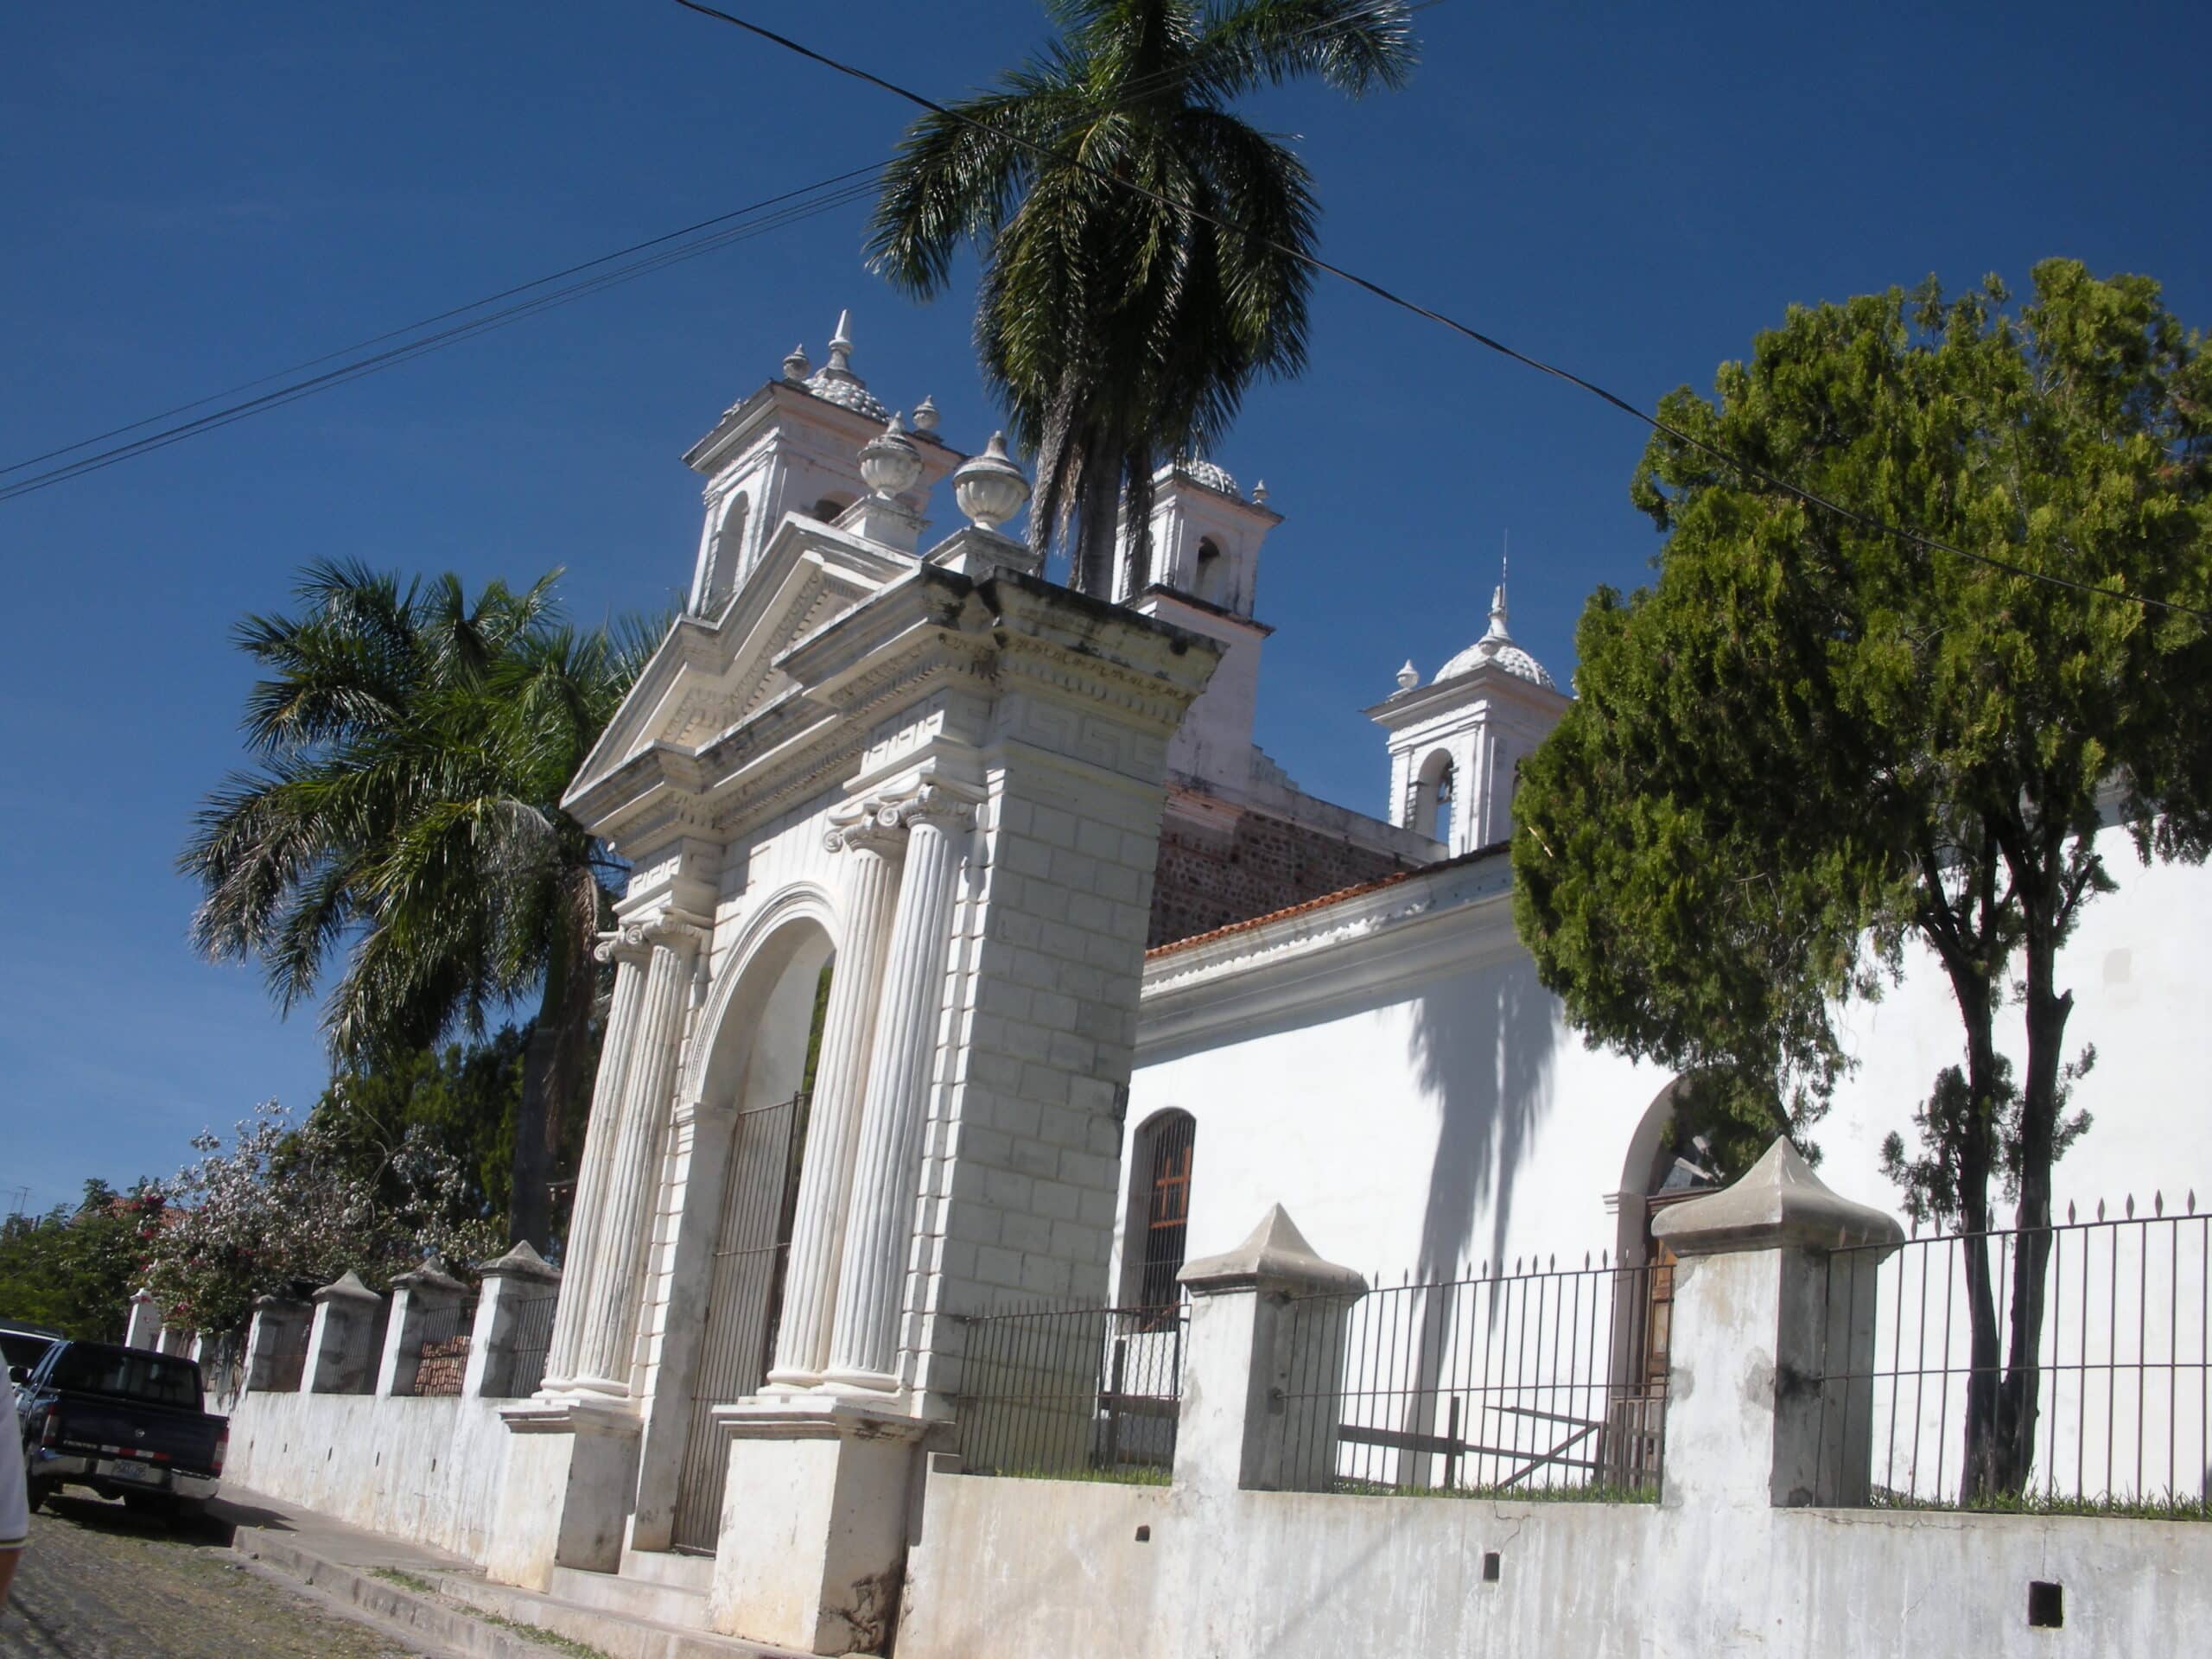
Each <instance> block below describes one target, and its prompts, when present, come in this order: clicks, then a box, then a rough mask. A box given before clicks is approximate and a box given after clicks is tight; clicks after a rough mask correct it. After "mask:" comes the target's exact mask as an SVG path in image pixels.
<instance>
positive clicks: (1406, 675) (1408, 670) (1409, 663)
mask: <svg viewBox="0 0 2212 1659" xmlns="http://www.w3.org/2000/svg"><path fill="white" fill-rule="evenodd" d="M1420 683H1421V671H1420V670H1419V669H1417V668H1415V667H1414V659H1413V658H1410V657H1408V658H1406V665H1405V666H1404V667H1403V668H1402V669H1400V670H1399V671H1398V690H1401V691H1410V690H1413V689H1414V687H1415V686H1417V685H1419V684H1420Z"/></svg>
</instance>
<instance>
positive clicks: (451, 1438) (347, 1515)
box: [223, 1393, 512, 1561]
mask: <svg viewBox="0 0 2212 1659" xmlns="http://www.w3.org/2000/svg"><path fill="white" fill-rule="evenodd" d="M509 1404H512V1402H511V1401H504V1400H466V1399H461V1398H458V1397H454V1396H449V1395H448V1396H439V1397H433V1398H429V1399H419V1398H416V1397H413V1396H410V1395H393V1396H390V1397H386V1398H381V1399H380V1398H378V1397H377V1396H375V1395H359V1394H251V1393H250V1394H247V1395H245V1397H244V1398H242V1399H241V1400H239V1402H238V1405H237V1407H236V1408H235V1409H234V1410H232V1413H231V1450H230V1456H229V1459H227V1461H226V1464H225V1465H224V1471H223V1474H224V1480H225V1483H226V1484H236V1485H238V1486H244V1487H246V1488H249V1489H250V1490H251V1491H257V1492H265V1493H267V1494H268V1495H269V1496H270V1497H279V1498H283V1499H284V1500H285V1501H286V1502H287V1503H300V1504H304V1505H305V1506H306V1507H308V1509H311V1510H316V1511H318V1512H319V1513H321V1514H323V1515H327V1516H334V1517H335V1518H336V1519H338V1520H340V1521H344V1522H349V1523H351V1524H352V1525H353V1526H357V1527H365V1528H368V1529H371V1530H372V1531H375V1532H385V1533H391V1534H392V1535H395V1536H397V1537H402V1538H409V1539H412V1540H414V1541H416V1542H418V1543H425V1544H430V1545H433V1546H435V1547H436V1548H441V1549H449V1550H451V1551H453V1552H454V1554H458V1555H465V1556H467V1557H468V1558H469V1559H470V1560H476V1561H480V1560H483V1559H484V1555H485V1552H486V1548H488V1546H489V1544H490V1541H491V1531H492V1522H493V1511H494V1510H495V1509H496V1507H497V1505H498V1503H499V1485H500V1481H501V1478H503V1476H504V1475H505V1471H506V1460H507V1446H508V1443H509V1441H510V1440H512V1436H511V1435H510V1434H509V1433H508V1432H507V1427H506V1425H505V1423H503V1422H501V1421H499V1408H500V1407H502V1406H504V1405H509Z"/></svg>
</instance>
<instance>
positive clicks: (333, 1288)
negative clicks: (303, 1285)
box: [315, 1268, 384, 1302]
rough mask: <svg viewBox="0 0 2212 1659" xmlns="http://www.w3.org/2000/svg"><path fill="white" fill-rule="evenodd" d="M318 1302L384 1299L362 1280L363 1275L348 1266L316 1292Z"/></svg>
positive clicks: (374, 1300)
mask: <svg viewBox="0 0 2212 1659" xmlns="http://www.w3.org/2000/svg"><path fill="white" fill-rule="evenodd" d="M315 1300H317V1301H318V1302H337V1301H347V1302H376V1301H382V1300H384V1299H383V1298H382V1297H380V1296H378V1294H376V1292H374V1291H373V1290H371V1289H370V1288H369V1287H367V1286H366V1285H365V1284H363V1283H362V1282H361V1275H360V1274H358V1273H356V1272H354V1271H353V1268H346V1271H345V1272H343V1273H341V1274H339V1275H338V1277H337V1278H335V1279H334V1280H332V1281H330V1282H329V1283H328V1284H327V1285H325V1286H324V1287H322V1288H321V1290H318V1291H317V1292H315Z"/></svg>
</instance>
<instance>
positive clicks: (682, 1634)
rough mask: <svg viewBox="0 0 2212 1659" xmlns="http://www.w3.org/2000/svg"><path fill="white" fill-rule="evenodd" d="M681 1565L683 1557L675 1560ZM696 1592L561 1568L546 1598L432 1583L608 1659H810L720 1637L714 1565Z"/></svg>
mask: <svg viewBox="0 0 2212 1659" xmlns="http://www.w3.org/2000/svg"><path fill="white" fill-rule="evenodd" d="M671 1559H673V1560H683V1558H682V1557H674V1558H671ZM698 1566H699V1567H700V1568H701V1569H703V1570H702V1571H701V1572H700V1573H698V1574H697V1575H696V1580H697V1581H696V1587H695V1586H694V1585H693V1584H690V1583H686V1582H683V1581H682V1580H683V1579H685V1578H687V1577H690V1576H691V1575H689V1574H684V1573H673V1574H671V1575H670V1576H671V1577H672V1578H674V1579H676V1580H677V1581H676V1582H667V1581H656V1580H654V1579H651V1578H645V1577H639V1576H633V1575H632V1574H631V1573H584V1572H579V1571H577V1570H576V1569H575V1568H573V1567H556V1568H554V1570H553V1582H552V1585H551V1586H550V1589H548V1590H547V1591H546V1592H543V1593H542V1594H541V1593H540V1592H537V1591H533V1590H524V1589H519V1588H518V1587H517V1586H513V1585H510V1584H494V1583H493V1582H492V1581H491V1580H488V1579H484V1578H481V1577H479V1576H477V1575H476V1574H474V1573H439V1574H437V1575H435V1577H434V1578H433V1579H432V1580H431V1582H432V1583H433V1584H435V1586H437V1589H438V1591H439V1592H440V1593H441V1594H442V1595H445V1596H448V1597H450V1598H451V1599H454V1600H455V1601H458V1602H461V1603H464V1604H466V1605H468V1606H470V1607H473V1608H475V1609H476V1610H477V1611H480V1612H484V1613H489V1614H491V1615H492V1616H493V1617H494V1618H499V1619H501V1620H505V1621H506V1622H508V1623H511V1624H526V1625H531V1626H532V1627H534V1628H536V1629H537V1630H548V1631H550V1632H552V1633H553V1634H554V1635H556V1636H561V1637H567V1638H568V1639H569V1641H571V1642H581V1643H583V1644H584V1645H585V1646H586V1647H589V1648H595V1649H598V1650H599V1651H600V1652H601V1653H603V1654H606V1655H607V1659H811V1656H808V1655H803V1654H798V1653H796V1652H794V1651H793V1650H792V1649H789V1648H772V1647H764V1646H763V1645H761V1644H760V1643H757V1642H744V1641H740V1640H738V1639H737V1638H736V1637H728V1636H717V1635H715V1633H714V1632H713V1631H711V1630H708V1629H707V1628H706V1625H707V1592H706V1587H705V1585H706V1580H707V1577H708V1576H709V1574H710V1573H711V1570H712V1567H713V1563H712V1562H710V1561H706V1560H701V1561H700V1562H699V1563H698Z"/></svg>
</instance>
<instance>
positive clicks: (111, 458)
mask: <svg viewBox="0 0 2212 1659" xmlns="http://www.w3.org/2000/svg"><path fill="white" fill-rule="evenodd" d="M1443 3H1445V0H1417V3H1415V4H1414V5H1412V6H1410V7H1408V10H1409V11H1426V10H1429V9H1430V8H1432V7H1433V6H1438V5H1441V4H1443ZM1330 26H1332V25H1331V24H1330V23H1329V22H1328V20H1325V19H1324V20H1320V21H1317V22H1312V23H1309V24H1307V25H1306V27H1305V28H1303V29H1296V30H1294V31H1292V32H1291V34H1290V35H1288V36H1287V37H1286V38H1287V39H1297V38H1299V37H1300V36H1303V35H1313V34H1317V33H1319V31H1320V30H1321V29H1324V28H1326V27H1330ZM1175 73H1176V72H1173V71H1168V70H1162V71H1159V72H1157V73H1154V74H1151V75H1145V76H1139V77H1138V78H1136V79H1134V80H1132V81H1130V82H1128V84H1127V85H1126V86H1124V87H1123V88H1122V98H1121V99H1119V100H1118V104H1117V107H1127V106H1128V105H1133V104H1135V103H1136V102H1138V101H1140V100H1141V99H1143V98H1144V97H1146V96H1147V94H1148V93H1149V92H1151V91H1153V90H1154V88H1156V87H1159V86H1166V85H1167V84H1168V83H1170V82H1171V81H1172V80H1173V79H1174V78H1175ZM881 171H882V168H880V166H870V167H861V168H853V169H851V170H850V171H849V172H845V173H840V174H836V175H832V176H831V177H829V178H827V179H821V180H817V181H816V182H814V183H813V184H810V185H806V186H804V187H803V188H800V189H798V190H791V191H787V192H785V194H782V195H779V196H770V197H767V198H766V199H765V200H760V201H757V202H753V203H751V204H750V205H748V206H747V207H739V208H734V209H732V210H731V211H730V212H728V213H717V214H715V215H714V216H713V217H712V218H709V219H700V220H698V221H697V222H696V223H695V224H691V225H687V226H683V227H682V228H680V229H678V230H673V231H669V232H664V233H663V234H661V235H659V236H655V237H649V238H646V239H645V241H642V242H635V243H632V244H631V245H629V246H628V247H626V248H618V249H616V250H614V251H613V252H612V253H604V254H601V255H599V256H598V257H596V258H592V259H587V260H584V261H582V263H581V264H574V265H569V266H568V267H566V268H565V269H563V270H556V271H553V272H550V273H549V274H548V275H546V276H543V277H533V278H531V280H530V281H529V282H526V283H517V284H515V285H514V286H513V287H512V288H506V289H500V290H499V292H498V293H496V294H487V295H486V296H484V297H483V298H481V299H478V300H472V301H470V302H468V303H467V304H466V305H458V306H454V307H452V308H449V309H447V310H444V311H440V312H437V313H435V314H434V315H430V316H427V317H423V318H420V319H418V320H417V321H414V322H411V323H408V324H406V325H404V327H398V328H392V329H388V330H386V331H385V333H383V334H372V335H371V336H370V337H369V338H368V339H366V340H356V341H355V342H354V343H353V345H351V346H340V347H339V348H338V349H336V350H335V351H329V352H325V353H322V354H321V356H318V357H311V358H308V359H305V360H304V361H302V362H298V363H295V364H293V365H290V366H289V367H288V368H283V369H277V370H272V371H271V372H269V373H267V374H264V375H258V376H256V377H255V378H253V379H251V380H245V381H241V382H239V383H238V385H233V386H228V387H226V388H224V389H223V390H222V391H214V392H210V393H208V394H207V396H206V397H195V398H194V399H192V400H191V401H190V402H188V403H183V404H175V405H173V406H172V407H170V408H168V409H165V410H160V411H158V412H157V413H156V414H152V415H148V416H143V417H142V418H141V419H138V420H136V421H130V422H127V423H124V425H121V426H116V427H111V428H109V429H107V430H106V431H105V432H99V433H95V434H93V435H92V436H91V437H88V438H80V439H79V440H78V441H77V442H74V443H67V444H63V445H61V446H60V448H54V449H48V450H46V451H44V452H43V453H41V454H35V455H30V456H27V457H26V458H24V459H23V460H22V461H15V462H11V463H10V464H9V465H8V466H5V467H0V478H5V477H6V476H7V475H8V474H11V473H18V472H22V471H23V470H24V469H25V468H27V467H35V466H37V465H38V464H39V463H41V461H54V460H58V459H60V457H61V456H64V455H69V454H76V453H77V452H78V451H79V450H81V449H88V448H92V446H93V445H94V444H98V443H104V442H106V441H107V440H108V439H110V438H116V437H121V436H123V435H124V434H125V433H130V432H136V431H139V430H141V429H143V428H146V427H149V426H152V425H155V424H156V423H158V422H162V421H165V420H168V419H169V418H170V417H172V416H177V415H181V414H184V413H186V412H188V410H194V409H200V408H203V407H205V406H206V405H207V404H212V403H214V402H216V401H218V400H219V399H220V398H224V397H234V396H236V395H237V394H238V393H239V392H241V391H251V390H253V388H255V387H256V386H263V385H268V384H269V383H270V381H272V380H281V379H283V378H286V377H287V376H290V375H296V374H298V373H300V372H302V371H304V370H307V369H312V368H317V367H320V366H321V365H323V364H325V363H328V362H332V361H334V360H335V359H339V358H343V357H347V356H350V355H351V354H353V353H356V352H361V351H365V350H367V349H368V348H369V347H371V346H380V345H383V344H384V343H385V341H387V340H399V339H402V338H404V337H405V336H407V335H410V334H418V333H420V332H421V331H422V330H423V329H424V328H428V327H432V326H433V325H435V324H436V323H440V322H444V321H448V320H450V319H452V318H454V317H459V316H464V315H467V314H468V313H470V312H472V311H480V310H482V309H483V308H485V307H486V306H490V305H496V304H497V303H499V302H500V301H502V300H505V299H510V298H512V297H513V296H516V295H518V294H525V293H528V292H530V291H531V289H537V288H543V287H544V286H545V285H546V284H547V283H556V282H559V281H561V280H562V279H563V277H573V276H575V275H577V274H578V273H580V272H582V271H587V270H596V269H598V268H599V267H601V266H602V265H607V264H612V263H613V261H615V260H618V259H622V258H626V257H628V256H630V255H632V254H636V253H641V252H644V251H646V250H648V249H652V248H657V247H662V246H664V245H666V244H669V243H672V242H678V241H680V240H681V239H682V238H685V237H689V236H692V235H694V234H696V232H700V231H703V230H707V229H709V228H711V227H713V226H718V225H723V224H727V223H728V222H729V221H731V220H734V219H743V218H745V217H747V215H749V214H753V213H759V212H761V211H763V210H764V209H766V208H768V207H774V206H777V205H778V204H779V203H784V202H789V201H793V200H798V199H799V198H802V197H805V196H808V195H810V194H813V193H815V192H817V191H821V190H823V189H827V188H831V187H833V186H837V185H841V184H849V183H852V182H854V181H858V180H861V179H868V180H871V181H873V180H874V178H875V177H876V175H879V174H880V172H881ZM861 194H866V192H865V191H864V190H860V189H857V188H855V189H854V190H852V191H849V192H846V193H844V194H840V195H839V197H838V198H837V199H836V200H834V201H825V202H820V203H816V204H812V205H810V207H809V209H808V210H807V212H805V213H796V214H794V215H793V216H792V217H787V218H779V219H778V221H777V223H778V224H788V223H791V222H793V220H794V218H798V217H807V216H810V213H812V212H817V211H827V210H828V209H829V208H830V207H839V206H842V205H843V204H844V203H845V202H847V201H850V200H855V199H856V198H857V197H858V196H859V195H861ZM758 228H762V227H756V226H748V227H747V233H750V232H752V231H753V230H755V229H758ZM771 228H772V227H771ZM728 239H734V238H706V239H703V240H702V241H701V242H699V243H696V244H691V245H686V246H684V247H683V248H682V249H680V250H671V252H670V254H669V255H668V256H667V257H665V258H659V257H657V258H655V259H653V260H649V261H645V262H641V263H640V264H638V265H635V266H632V267H628V268H626V269H625V270H622V271H620V272H615V273H610V274H609V275H608V276H607V277H606V278H605V279H604V280H602V279H600V278H594V279H593V280H592V281H591V282H590V283H580V284H577V285H576V286H575V288H574V289H566V290H563V291H562V292H561V293H560V294H557V295H549V296H541V298H540V299H538V300H534V301H531V302H526V303H525V304H524V305H522V306H518V307H515V308H511V309H510V310H508V311H505V312H502V313H499V314H498V315H493V316H486V317H481V318H478V319H476V320H474V321H471V322H469V323H467V324H465V325H462V326H461V327H456V328H454V329H452V330H448V331H447V333H445V334H439V335H436V336H432V337H429V338H427V339H425V340H416V341H413V342H410V344H409V345H406V346H397V347H395V348H393V350H392V351H391V352H389V353H379V354H378V356H377V357H375V358H372V359H363V360H362V361H360V362H359V363H353V364H349V365H346V366H344V367H342V368H340V369H336V370H333V371H331V372H329V373H328V374H327V375H322V376H317V377H315V378H314V379H312V380H310V381H305V382H302V383H300V384H299V385H295V386H286V387H280V388H279V389H278V390H277V391H272V392H270V393H268V394H266V395H265V396H264V397H258V398H253V399H250V400H248V401H247V402H246V403H244V404H238V405H235V406H233V407H232V408H228V409H223V410H216V411H215V412H214V413H213V414H211V415H207V416H201V417H200V418H198V419H196V420H194V421H189V422H186V423H182V424H181V425H180V426H177V427H175V428H171V429H167V430H165V431H162V432H159V433H156V434H154V435H150V436H149V437H145V438H141V439H135V440H133V441H132V442H130V443H128V444H124V445H120V446H118V448H114V449H111V450H107V451H103V452H102V453H101V454H97V455H91V456H86V458H85V459H83V460H82V461H70V462H67V463H65V464H64V465H62V466H60V467H54V468H53V469H51V470H50V471H49V472H48V473H44V474H39V475H38V476H36V477H34V478H29V479H23V480H18V481H17V482H16V483H14V484H10V485H0V501H5V500H8V499H11V498H13V497H15V496H17V495H29V494H30V493H33V492H34V491H36V490H41V489H44V488H46V487H48V486H50V485H54V484H59V483H65V482H67V481H68V480H70V479H73V478H78V477H81V476H83V475H84V474H86V473H92V472H98V471H99V470H101V469H102V468H103V467H109V466H113V465H115V464H117V463H118V462H120V461H130V460H134V459H136V458H137V456H139V455H143V454H150V453H152V452H153V451H154V450H156V449H161V448H167V447H168V445H169V444H171V443H175V442H182V441H183V440H184V439H186V438H188V437H194V436H196V435H199V434H200V433H201V432H206V431H214V430H216V429H219V428H221V427H225V426H228V425H230V424H231V423H232V422H233V421H238V420H243V419H244V418H245V416H248V415H253V414H259V413H261V412H263V411H264V410H269V409H277V408H282V407H283V405H284V404H289V403H293V402H296V401H297V400H298V399H299V398H301V397H308V396H310V395H312V394H313V393H314V392H316V391H327V390H328V389H329V388H330V387H331V386H335V385H344V384H346V382H347V381H350V380H354V379H359V378H363V377H364V376H365V375H368V374H372V373H376V372H380V371H381V370H383V369H385V368H391V367H396V366H397V365H399V364H401V363H404V362H409V361H411V360H412V359H414V358H416V357H419V356H423V355H425V354H427V353H428V352H429V351H431V350H435V349H442V347H443V346H446V345H450V344H455V343H457V342H458V341H459V340H463V339H467V338H471V337H473V336H474V334H484V333H489V332H490V331H491V330H492V329H493V328H496V327H505V326H506V325H507V323H509V322H512V321H520V320H521V319H522V318H523V317H524V316H528V315H535V313H536V312H537V311H539V310H548V309H551V308H553V307H554V306H555V305H556V304H564V303H566V302H567V301H568V300H569V299H571V298H581V297H582V296H584V295H586V294H589V293H596V292H598V291H600V290H601V289H603V288H607V287H612V286H613V285H614V284H615V283H616V282H619V281H627V280H629V279H630V278H631V277H636V276H643V275H645V274H647V273H649V272H650V271H652V270H659V269H661V268H662V266H663V265H664V264H675V263H677V261H679V260H680V259H684V258H690V257H693V256H694V255H695V254H696V253H702V252H707V251H711V250H712V249H713V248H715V247H720V246H722V245H725V244H726V241H727V240H728Z"/></svg>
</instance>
